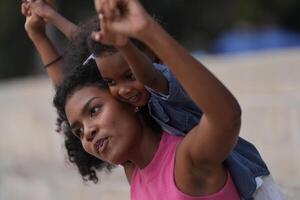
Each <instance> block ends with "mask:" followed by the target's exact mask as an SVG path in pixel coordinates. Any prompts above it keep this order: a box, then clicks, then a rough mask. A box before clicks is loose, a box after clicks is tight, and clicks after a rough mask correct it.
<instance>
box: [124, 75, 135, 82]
mask: <svg viewBox="0 0 300 200" xmlns="http://www.w3.org/2000/svg"><path fill="white" fill-rule="evenodd" d="M126 79H127V80H130V81H135V80H136V79H135V77H134V75H133V73H130V74H127V75H126Z"/></svg>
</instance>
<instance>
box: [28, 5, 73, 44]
mask: <svg viewBox="0 0 300 200" xmlns="http://www.w3.org/2000/svg"><path fill="white" fill-rule="evenodd" d="M29 4H30V8H31V9H32V11H33V12H35V13H36V14H37V15H38V16H40V17H41V18H42V19H43V20H44V21H45V22H47V23H51V24H53V25H54V26H55V27H56V28H57V29H58V30H60V31H61V32H62V33H63V34H64V35H65V36H66V37H67V38H68V39H70V38H71V37H72V35H73V33H74V32H75V31H76V30H77V28H78V27H77V25H75V24H74V23H72V22H71V21H69V20H68V19H66V18H65V17H64V16H62V15H61V14H60V13H58V12H57V11H56V10H55V9H54V7H53V6H52V5H50V4H49V3H47V2H45V1H44V0H32V1H30V3H29Z"/></svg>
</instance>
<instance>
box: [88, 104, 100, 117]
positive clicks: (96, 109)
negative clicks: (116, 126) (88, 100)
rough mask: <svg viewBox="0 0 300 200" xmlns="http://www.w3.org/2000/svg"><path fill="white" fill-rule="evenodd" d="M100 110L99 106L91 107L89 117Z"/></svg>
mask: <svg viewBox="0 0 300 200" xmlns="http://www.w3.org/2000/svg"><path fill="white" fill-rule="evenodd" d="M99 111H100V107H99V106H95V107H92V108H91V109H90V117H94V116H95V115H96V114H97V113H98V112H99Z"/></svg>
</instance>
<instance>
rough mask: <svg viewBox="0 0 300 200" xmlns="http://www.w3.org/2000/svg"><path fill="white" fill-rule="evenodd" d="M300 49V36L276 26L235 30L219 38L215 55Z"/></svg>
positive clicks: (214, 47) (216, 42)
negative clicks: (287, 48) (277, 49)
mask: <svg viewBox="0 0 300 200" xmlns="http://www.w3.org/2000/svg"><path fill="white" fill-rule="evenodd" d="M296 46H299V47H300V34H299V33H296V32H293V31H290V30H287V29H284V28H280V27H274V26H268V27H264V28H259V29H250V30H249V29H233V30H231V31H227V32H224V33H223V34H221V35H220V36H219V38H218V39H217V40H216V41H215V43H214V45H213V49H214V53H239V52H249V51H256V50H262V49H274V48H286V47H296Z"/></svg>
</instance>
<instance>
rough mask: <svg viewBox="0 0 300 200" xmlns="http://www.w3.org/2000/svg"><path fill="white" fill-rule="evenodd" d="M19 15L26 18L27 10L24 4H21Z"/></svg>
mask: <svg viewBox="0 0 300 200" xmlns="http://www.w3.org/2000/svg"><path fill="white" fill-rule="evenodd" d="M21 13H22V15H24V16H26V13H27V10H26V8H25V4H24V3H22V4H21Z"/></svg>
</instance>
